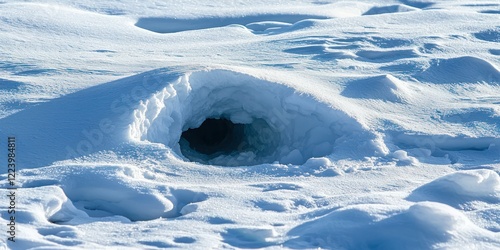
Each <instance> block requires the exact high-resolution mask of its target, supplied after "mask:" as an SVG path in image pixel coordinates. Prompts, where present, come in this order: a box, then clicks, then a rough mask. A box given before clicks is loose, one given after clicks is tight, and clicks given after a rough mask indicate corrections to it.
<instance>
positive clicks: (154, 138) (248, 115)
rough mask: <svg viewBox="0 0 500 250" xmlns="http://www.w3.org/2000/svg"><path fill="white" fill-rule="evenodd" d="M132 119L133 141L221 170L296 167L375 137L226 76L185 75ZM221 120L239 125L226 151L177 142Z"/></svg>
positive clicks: (309, 101) (304, 102)
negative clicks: (238, 132) (190, 131)
mask: <svg viewBox="0 0 500 250" xmlns="http://www.w3.org/2000/svg"><path fill="white" fill-rule="evenodd" d="M134 117H136V119H135V121H134V122H133V123H132V124H131V126H130V128H131V129H130V136H131V137H132V138H134V139H136V140H147V141H150V142H159V143H163V144H164V145H166V146H168V147H170V148H172V149H173V150H174V152H176V153H177V154H178V155H183V156H185V157H186V158H188V159H190V160H192V161H196V162H201V163H207V164H214V165H223V166H240V165H256V164H262V163H273V162H280V163H283V164H303V163H304V162H306V161H307V160H308V159H309V158H312V157H320V156H327V155H330V154H335V148H338V147H344V146H342V145H347V144H351V143H352V141H355V140H360V138H362V137H365V139H364V140H371V139H374V138H375V135H373V134H370V133H369V132H368V131H365V130H364V128H363V127H362V125H361V124H359V123H357V122H356V121H355V120H354V119H353V118H351V117H349V116H348V115H347V114H346V113H344V112H342V111H340V110H336V109H334V108H330V107H329V106H328V105H327V104H325V103H321V102H320V101H317V100H315V99H314V98H313V97H311V96H309V95H307V94H306V93H299V92H298V91H296V90H294V89H293V88H290V87H288V86H286V85H284V84H280V83H274V82H269V81H266V80H263V79H259V78H255V77H252V76H249V75H246V74H242V73H238V72H233V71H228V70H209V71H198V72H193V73H190V74H186V75H185V76H183V77H181V78H180V79H178V80H177V81H176V82H174V83H172V84H169V85H168V86H166V87H165V88H164V89H162V90H161V91H159V92H157V93H155V94H154V95H153V96H152V97H151V98H150V99H148V100H145V101H143V102H141V104H140V106H139V108H138V109H137V110H136V111H134ZM221 118H224V119H227V120H229V121H231V122H232V123H234V124H242V125H243V127H242V132H241V133H242V134H241V136H240V137H241V138H236V137H235V138H233V139H232V140H236V141H234V142H230V144H234V145H232V146H231V147H233V148H232V149H231V150H229V151H228V150H225V151H227V152H223V150H222V149H221V150H220V151H217V150H215V151H214V152H213V153H210V154H209V155H206V154H204V153H202V152H197V151H196V150H194V149H193V148H192V147H190V145H189V142H188V141H186V140H185V139H184V138H182V137H181V134H182V132H184V131H186V130H188V129H194V128H198V127H200V125H201V124H202V123H203V122H204V121H206V120H207V119H221ZM209 132H210V131H209ZM370 147H371V148H370ZM356 148H357V150H358V151H359V153H360V154H363V155H365V152H367V151H371V152H382V151H383V149H380V148H377V146H376V145H367V146H366V148H363V146H362V145H360V146H356ZM365 156H366V155H365Z"/></svg>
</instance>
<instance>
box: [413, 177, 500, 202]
mask: <svg viewBox="0 0 500 250" xmlns="http://www.w3.org/2000/svg"><path fill="white" fill-rule="evenodd" d="M408 200H411V201H437V202H441V203H445V204H448V205H450V206H454V207H460V206H461V205H464V204H465V203H467V202H470V201H475V200H476V201H483V202H488V203H498V202H500V177H499V176H498V174H497V173H496V172H494V171H492V170H487V169H480V170H469V171H460V172H455V173H452V174H449V175H445V176H443V177H441V178H438V179H436V180H434V181H432V182H430V183H427V184H425V185H423V186H421V187H419V188H417V189H415V190H414V191H413V192H412V193H411V195H410V196H409V197H408Z"/></svg>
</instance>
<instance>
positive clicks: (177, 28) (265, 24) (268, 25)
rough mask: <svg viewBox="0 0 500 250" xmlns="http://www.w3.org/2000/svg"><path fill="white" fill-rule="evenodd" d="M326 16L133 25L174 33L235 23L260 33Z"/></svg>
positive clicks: (156, 20) (149, 20) (146, 20)
mask: <svg viewBox="0 0 500 250" xmlns="http://www.w3.org/2000/svg"><path fill="white" fill-rule="evenodd" d="M327 18H328V17H326V16H321V15H306V14H253V15H245V16H234V17H223V16H220V17H219V16H210V17H201V18H178V17H175V18H174V17H143V18H140V19H139V20H138V21H137V23H136V24H135V25H136V26H137V27H139V28H143V29H146V30H149V31H152V32H156V33H176V32H182V31H188V30H202V29H209V28H217V27H224V26H229V25H235V24H236V25H243V26H246V27H247V28H248V29H250V30H252V31H253V32H255V33H262V32H264V31H266V30H268V31H271V30H272V29H279V28H281V27H288V26H290V25H292V24H294V23H297V22H299V21H302V20H306V19H327Z"/></svg>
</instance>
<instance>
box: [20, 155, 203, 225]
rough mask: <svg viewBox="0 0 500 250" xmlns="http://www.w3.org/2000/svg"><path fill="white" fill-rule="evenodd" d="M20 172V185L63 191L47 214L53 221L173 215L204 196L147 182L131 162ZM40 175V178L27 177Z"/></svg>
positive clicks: (185, 210) (181, 213)
mask: <svg viewBox="0 0 500 250" xmlns="http://www.w3.org/2000/svg"><path fill="white" fill-rule="evenodd" d="M23 174H24V175H25V176H26V177H25V180H24V183H23V184H22V186H23V188H28V189H29V188H30V187H37V186H47V188H48V187H54V185H55V184H57V185H59V186H60V188H59V187H57V188H58V189H62V191H64V193H63V195H64V197H63V198H64V199H63V198H61V199H59V200H61V201H58V204H59V205H57V206H54V208H50V209H52V210H54V211H53V212H50V213H49V214H48V215H47V217H48V218H49V219H50V220H51V221H52V222H54V223H67V222H68V221H70V220H71V219H72V216H73V217H74V214H79V216H80V217H81V214H84V215H85V216H84V217H89V216H90V217H94V218H103V217H109V218H117V219H120V220H122V221H128V222H130V221H144V220H153V219H157V218H161V217H163V218H172V217H178V216H182V215H185V214H188V213H190V212H193V211H194V210H196V207H195V206H193V204H194V203H197V202H201V201H204V200H206V199H207V195H206V194H204V193H199V192H196V191H191V190H185V189H180V188H173V187H168V186H165V185H161V186H158V185H151V184H148V183H147V182H145V181H146V180H147V179H148V178H147V176H145V174H144V173H142V172H141V171H140V170H139V169H138V168H137V167H135V166H133V165H109V164H107V165H106V164H105V165H99V164H96V165H89V164H85V165H80V164H75V165H54V166H49V167H43V168H38V169H26V170H24V172H23ZM41 175H44V176H45V177H44V179H42V180H40V179H39V180H36V181H31V180H30V179H31V178H29V176H41ZM66 196H67V198H66ZM52 203H53V202H52ZM66 203H68V204H66ZM56 210H57V211H56ZM59 210H60V211H59ZM45 211H49V209H48V208H46V209H45Z"/></svg>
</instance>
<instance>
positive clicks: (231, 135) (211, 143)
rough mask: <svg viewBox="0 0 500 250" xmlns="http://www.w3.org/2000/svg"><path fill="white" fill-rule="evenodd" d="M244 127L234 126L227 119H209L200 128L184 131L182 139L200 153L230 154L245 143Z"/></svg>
mask: <svg viewBox="0 0 500 250" xmlns="http://www.w3.org/2000/svg"><path fill="white" fill-rule="evenodd" d="M243 127H244V125H243V124H234V123H232V122H231V121H230V120H227V119H223V118H222V119H213V118H209V119H206V120H205V121H204V122H203V123H202V124H201V126H200V127H198V128H194V129H188V130H186V131H184V132H183V133H182V136H181V138H183V139H185V140H186V141H187V142H188V143H189V147H190V148H191V149H193V150H195V151H197V152H199V153H202V154H205V155H213V154H216V153H222V154H229V153H231V152H233V151H235V150H236V149H237V148H238V146H239V145H240V144H241V143H242V142H243V137H244V134H243Z"/></svg>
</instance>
